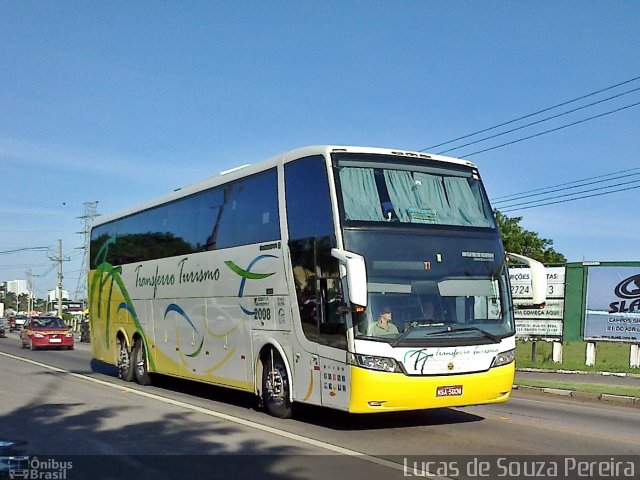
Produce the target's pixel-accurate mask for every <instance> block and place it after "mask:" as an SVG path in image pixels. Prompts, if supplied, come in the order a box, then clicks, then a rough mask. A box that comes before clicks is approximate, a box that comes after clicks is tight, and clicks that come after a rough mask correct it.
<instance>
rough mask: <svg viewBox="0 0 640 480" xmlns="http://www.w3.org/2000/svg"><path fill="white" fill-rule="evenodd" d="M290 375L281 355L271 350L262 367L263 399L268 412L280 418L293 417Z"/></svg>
mask: <svg viewBox="0 0 640 480" xmlns="http://www.w3.org/2000/svg"><path fill="white" fill-rule="evenodd" d="M289 392H290V387H289V375H288V373H287V368H286V367H285V365H284V361H283V360H282V358H281V357H280V355H279V354H278V353H277V352H276V351H275V350H273V349H272V350H271V351H270V352H269V353H268V355H267V356H266V358H265V361H264V365H263V369H262V400H263V402H264V406H265V408H266V410H267V412H268V413H269V414H270V415H273V416H274V417H278V418H291V413H292V412H291V401H290V400H289Z"/></svg>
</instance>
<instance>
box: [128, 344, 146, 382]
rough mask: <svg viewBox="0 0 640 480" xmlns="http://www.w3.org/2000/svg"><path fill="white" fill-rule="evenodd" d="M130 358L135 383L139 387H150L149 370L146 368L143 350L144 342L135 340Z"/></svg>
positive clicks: (144, 350) (144, 351)
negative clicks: (131, 358)
mask: <svg viewBox="0 0 640 480" xmlns="http://www.w3.org/2000/svg"><path fill="white" fill-rule="evenodd" d="M132 357H133V365H134V372H135V377H136V382H138V383H139V384H140V385H151V377H150V376H149V369H148V367H147V354H146V349H145V348H144V342H143V341H142V339H141V338H139V339H138V340H136V343H135V346H134V347H133V354H132Z"/></svg>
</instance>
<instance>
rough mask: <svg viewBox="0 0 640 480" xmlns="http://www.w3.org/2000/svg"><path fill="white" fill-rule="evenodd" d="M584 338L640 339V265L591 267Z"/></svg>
mask: <svg viewBox="0 0 640 480" xmlns="http://www.w3.org/2000/svg"><path fill="white" fill-rule="evenodd" d="M584 338H585V340H609V341H618V342H634V343H638V342H640V267H613V266H599V267H589V270H588V273H587V305H586V309H585V319H584Z"/></svg>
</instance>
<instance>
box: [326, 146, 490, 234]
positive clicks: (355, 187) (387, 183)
mask: <svg viewBox="0 0 640 480" xmlns="http://www.w3.org/2000/svg"><path fill="white" fill-rule="evenodd" d="M400 160H401V161H406V159H404V158H402V157H400ZM337 164H338V177H339V183H340V190H341V193H342V199H343V214H344V220H345V221H346V222H350V221H351V222H353V221H357V222H363V221H366V222H400V223H404V224H411V223H413V224H431V225H453V226H466V227H484V228H495V223H494V220H493V215H492V212H491V208H490V206H489V202H488V201H487V199H486V195H485V193H484V190H483V188H482V183H481V181H480V177H479V176H478V173H477V171H476V170H475V169H474V168H471V167H467V166H464V165H458V164H445V163H444V162H437V161H433V160H423V161H421V162H420V163H399V160H398V157H394V156H386V155H369V156H367V155H354V154H343V155H342V156H341V157H339V159H338V162H337Z"/></svg>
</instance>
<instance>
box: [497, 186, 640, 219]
mask: <svg viewBox="0 0 640 480" xmlns="http://www.w3.org/2000/svg"><path fill="white" fill-rule="evenodd" d="M636 188H640V185H636V186H635V187H627V188H621V189H619V190H611V191H608V192H603V193H594V194H592V195H583V196H581V197H576V198H569V199H565V200H557V201H555V202H548V203H541V204H540V205H528V206H526V207H516V208H511V209H504V210H500V211H501V212H503V213H507V212H513V211H515V210H528V209H530V208H536V207H544V206H547V205H555V204H558V203H567V202H573V201H575V200H581V199H583V198H591V197H601V196H604V195H609V194H610V193H617V192H624V191H627V190H634V189H636Z"/></svg>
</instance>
